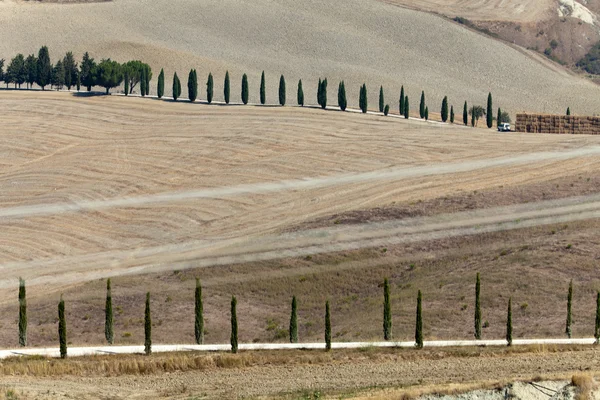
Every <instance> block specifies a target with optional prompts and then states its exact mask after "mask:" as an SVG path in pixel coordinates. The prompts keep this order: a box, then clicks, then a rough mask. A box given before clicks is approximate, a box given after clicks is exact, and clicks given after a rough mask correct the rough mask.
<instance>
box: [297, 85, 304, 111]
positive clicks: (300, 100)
mask: <svg viewBox="0 0 600 400" xmlns="http://www.w3.org/2000/svg"><path fill="white" fill-rule="evenodd" d="M297 100H298V105H299V106H301V107H303V106H304V90H303V89H302V79H300V80H299V81H298V99H297Z"/></svg>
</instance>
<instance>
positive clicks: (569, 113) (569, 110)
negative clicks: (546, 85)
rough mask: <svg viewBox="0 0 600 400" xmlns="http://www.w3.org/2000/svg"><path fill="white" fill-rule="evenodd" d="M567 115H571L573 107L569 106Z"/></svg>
mask: <svg viewBox="0 0 600 400" xmlns="http://www.w3.org/2000/svg"><path fill="white" fill-rule="evenodd" d="M567 115H571V107H567Z"/></svg>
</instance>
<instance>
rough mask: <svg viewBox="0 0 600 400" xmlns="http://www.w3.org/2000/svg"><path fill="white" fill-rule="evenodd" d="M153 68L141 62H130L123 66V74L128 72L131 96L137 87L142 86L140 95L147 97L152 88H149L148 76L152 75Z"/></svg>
mask: <svg viewBox="0 0 600 400" xmlns="http://www.w3.org/2000/svg"><path fill="white" fill-rule="evenodd" d="M151 71H152V70H151V68H150V66H149V65H148V64H145V63H143V62H141V61H139V60H133V61H128V62H126V63H125V64H123V74H125V72H127V77H128V79H129V94H131V93H133V90H134V89H135V87H136V86H137V85H138V83H139V85H140V94H141V95H142V96H146V95H147V94H148V91H149V89H150V87H149V86H148V83H149V81H148V79H147V78H148V76H147V75H148V74H150V75H151V74H152V72H151Z"/></svg>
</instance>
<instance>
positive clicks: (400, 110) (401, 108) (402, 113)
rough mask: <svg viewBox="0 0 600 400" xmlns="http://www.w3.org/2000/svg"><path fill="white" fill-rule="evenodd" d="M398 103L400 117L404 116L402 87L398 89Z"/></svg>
mask: <svg viewBox="0 0 600 400" xmlns="http://www.w3.org/2000/svg"><path fill="white" fill-rule="evenodd" d="M398 103H399V104H398V106H399V112H400V115H404V85H402V87H401V88H400V101H399V102H398Z"/></svg>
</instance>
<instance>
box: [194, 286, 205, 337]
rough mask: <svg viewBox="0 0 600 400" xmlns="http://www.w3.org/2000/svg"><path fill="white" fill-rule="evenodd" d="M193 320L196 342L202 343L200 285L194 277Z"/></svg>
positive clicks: (202, 319)
mask: <svg viewBox="0 0 600 400" xmlns="http://www.w3.org/2000/svg"><path fill="white" fill-rule="evenodd" d="M194 295H195V300H196V302H195V312H194V315H195V321H194V334H195V336H196V343H197V344H204V305H203V304H202V286H201V285H200V279H199V278H196V290H195V293H194Z"/></svg>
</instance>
